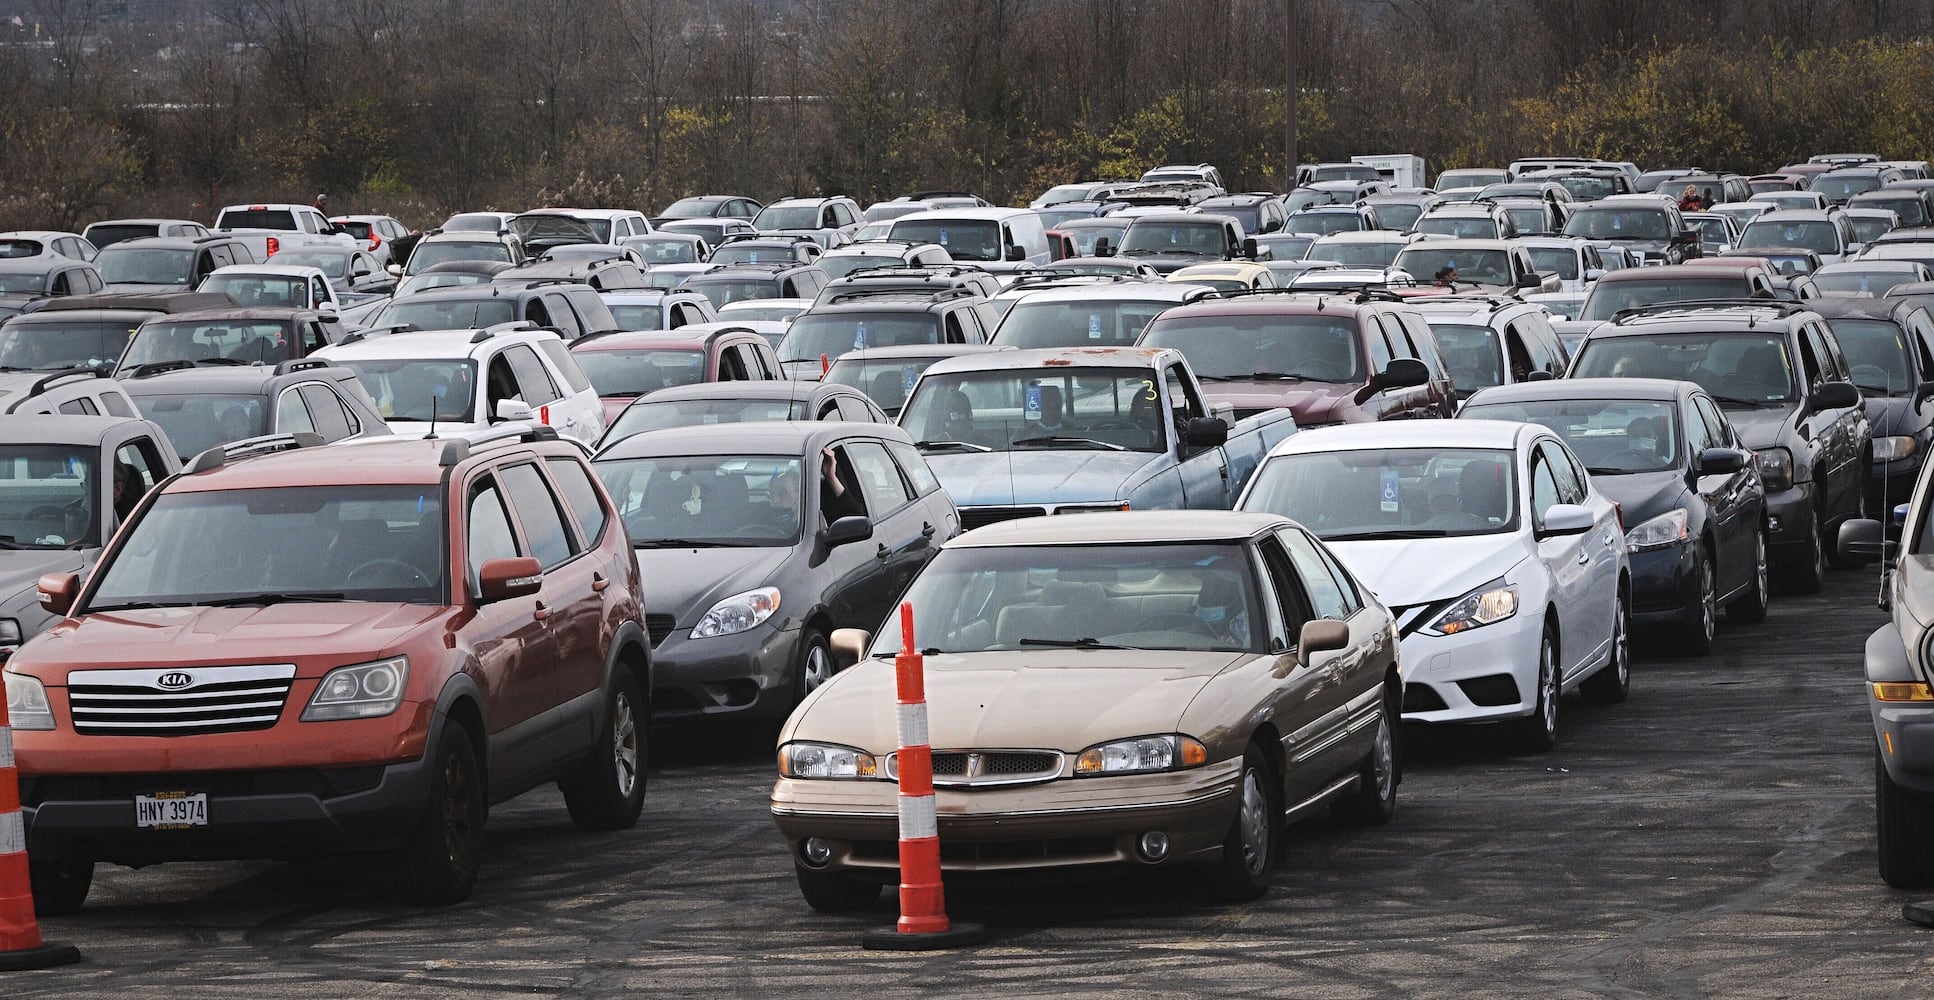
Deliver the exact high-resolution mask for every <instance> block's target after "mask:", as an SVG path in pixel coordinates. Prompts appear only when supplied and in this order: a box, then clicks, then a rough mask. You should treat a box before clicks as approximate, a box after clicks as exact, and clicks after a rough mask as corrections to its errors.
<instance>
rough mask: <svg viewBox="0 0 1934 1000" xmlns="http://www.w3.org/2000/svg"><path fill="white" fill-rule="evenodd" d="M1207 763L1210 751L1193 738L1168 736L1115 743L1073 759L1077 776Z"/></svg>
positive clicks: (1130, 772) (1176, 768)
mask: <svg viewBox="0 0 1934 1000" xmlns="http://www.w3.org/2000/svg"><path fill="white" fill-rule="evenodd" d="M1208 762H1209V751H1208V749H1207V748H1205V747H1204V746H1203V745H1202V742H1201V741H1200V740H1197V739H1196V738H1195V737H1193V736H1183V735H1181V734H1180V733H1170V734H1168V735H1165V736H1138V737H1136V738H1135V739H1132V740H1115V741H1114V742H1112V743H1102V744H1099V745H1096V746H1092V747H1089V748H1088V749H1086V750H1083V751H1081V756H1079V757H1076V758H1075V760H1074V773H1075V774H1077V775H1096V774H1136V773H1147V772H1150V771H1179V770H1182V769H1183V768H1188V767H1201V766H1202V765H1203V764H1206V763H1208Z"/></svg>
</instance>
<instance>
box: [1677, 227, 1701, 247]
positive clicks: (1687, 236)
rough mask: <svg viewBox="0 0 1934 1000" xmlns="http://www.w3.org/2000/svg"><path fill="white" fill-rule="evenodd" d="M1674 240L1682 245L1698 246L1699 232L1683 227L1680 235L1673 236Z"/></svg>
mask: <svg viewBox="0 0 1934 1000" xmlns="http://www.w3.org/2000/svg"><path fill="white" fill-rule="evenodd" d="M1672 242H1673V243H1674V244H1676V245H1678V246H1682V247H1683V246H1697V245H1698V243H1699V233H1698V231H1697V230H1692V229H1681V230H1679V235H1677V236H1674V237H1672Z"/></svg>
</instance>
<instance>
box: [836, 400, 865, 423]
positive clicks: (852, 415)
mask: <svg viewBox="0 0 1934 1000" xmlns="http://www.w3.org/2000/svg"><path fill="white" fill-rule="evenodd" d="M839 418H840V419H841V420H853V421H858V422H859V423H862V424H865V423H871V422H872V421H873V415H872V414H871V413H868V412H866V404H865V403H862V402H860V401H859V400H857V399H854V398H853V397H851V396H841V397H839Z"/></svg>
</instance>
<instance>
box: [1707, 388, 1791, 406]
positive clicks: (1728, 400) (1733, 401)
mask: <svg viewBox="0 0 1934 1000" xmlns="http://www.w3.org/2000/svg"><path fill="white" fill-rule="evenodd" d="M1711 395H1712V398H1713V402H1716V403H1718V404H1720V405H1721V406H1727V405H1731V406H1751V407H1754V408H1755V409H1761V410H1765V409H1777V408H1779V407H1781V406H1784V405H1785V404H1786V400H1783V399H1746V398H1744V397H1741V396H1721V395H1719V394H1718V393H1716V392H1715V393H1712V394H1711Z"/></svg>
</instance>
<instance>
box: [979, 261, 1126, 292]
mask: <svg viewBox="0 0 1934 1000" xmlns="http://www.w3.org/2000/svg"><path fill="white" fill-rule="evenodd" d="M1070 278H1079V279H1083V282H1084V283H1089V284H1100V283H1102V282H1114V281H1135V280H1139V279H1136V278H1135V277H1134V276H1132V275H1129V274H1124V273H1120V272H1114V273H1108V274H1096V273H1094V272H1092V271H1077V270H1075V269H1073V268H1070V267H1053V266H1049V267H1037V268H1035V269H1034V270H1032V271H1022V272H1020V273H1019V274H1016V275H1015V276H1014V280H1012V281H1009V282H1008V283H1007V287H1009V288H1019V287H1021V286H1022V285H1039V284H1046V283H1049V282H1055V281H1066V280H1068V279H1070Z"/></svg>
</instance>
